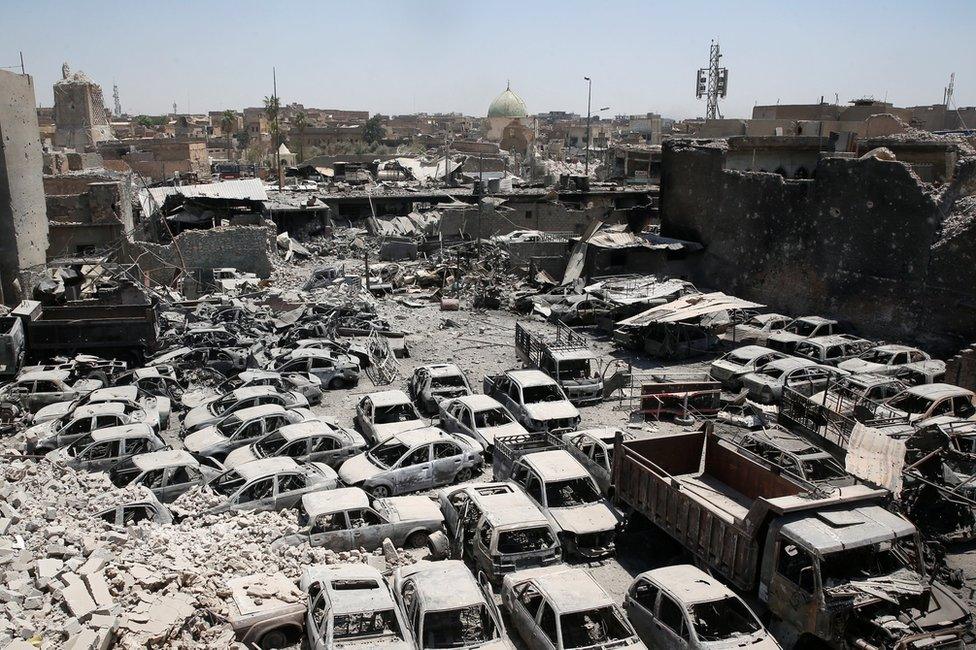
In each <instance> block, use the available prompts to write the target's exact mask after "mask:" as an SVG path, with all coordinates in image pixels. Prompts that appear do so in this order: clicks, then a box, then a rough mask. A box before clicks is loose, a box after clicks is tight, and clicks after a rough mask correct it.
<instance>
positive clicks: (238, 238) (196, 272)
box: [123, 226, 276, 285]
mask: <svg viewBox="0 0 976 650" xmlns="http://www.w3.org/2000/svg"><path fill="white" fill-rule="evenodd" d="M275 235H276V232H275V229H274V227H269V226H229V227H224V228H210V229H208V230H186V231H184V232H182V233H180V234H179V235H177V236H176V237H175V238H174V239H173V242H172V243H170V244H154V243H151V242H143V241H136V242H131V243H129V244H127V245H126V247H125V250H124V252H123V259H125V260H126V261H129V262H132V263H135V264H138V265H139V268H140V270H141V271H142V272H143V273H144V274H146V275H148V276H149V277H150V279H152V280H153V281H155V282H159V283H162V284H166V285H169V284H170V283H171V282H172V281H173V279H174V277H175V276H176V274H178V273H179V272H180V270H181V269H184V268H185V269H186V271H187V273H188V274H189V275H190V276H192V277H196V278H199V277H201V275H206V274H208V273H209V271H210V270H211V269H213V268H220V267H233V268H236V269H238V270H239V271H248V272H251V273H255V274H257V275H258V276H259V277H262V278H266V277H268V276H270V275H271V257H270V251H271V247H272V245H273V243H274V238H275Z"/></svg>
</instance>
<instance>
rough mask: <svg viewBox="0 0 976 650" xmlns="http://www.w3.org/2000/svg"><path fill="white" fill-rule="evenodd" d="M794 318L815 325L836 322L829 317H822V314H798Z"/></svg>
mask: <svg viewBox="0 0 976 650" xmlns="http://www.w3.org/2000/svg"><path fill="white" fill-rule="evenodd" d="M795 320H799V321H803V322H805V323H813V324H816V325H823V324H830V323H834V324H836V323H837V321H835V320H832V319H830V318H824V317H823V316H800V317H798V318H796V319H795Z"/></svg>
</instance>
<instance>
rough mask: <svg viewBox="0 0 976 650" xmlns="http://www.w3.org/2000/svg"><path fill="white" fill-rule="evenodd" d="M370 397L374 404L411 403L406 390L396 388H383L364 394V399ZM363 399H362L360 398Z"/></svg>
mask: <svg viewBox="0 0 976 650" xmlns="http://www.w3.org/2000/svg"><path fill="white" fill-rule="evenodd" d="M367 397H368V398H369V399H370V400H372V402H373V406H395V405H397V404H410V403H411V402H410V396H409V395H407V394H406V393H405V392H404V391H402V390H400V389H398V388H395V389H393V390H381V391H379V392H378V393H369V394H368V395H364V396H363V399H366V398H367ZM360 401H362V400H360Z"/></svg>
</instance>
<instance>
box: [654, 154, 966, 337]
mask: <svg viewBox="0 0 976 650" xmlns="http://www.w3.org/2000/svg"><path fill="white" fill-rule="evenodd" d="M726 153H727V151H726V148H725V147H724V146H723V144H722V143H711V144H704V145H703V144H693V143H690V142H686V141H672V142H669V143H666V145H665V148H664V158H663V168H662V180H661V218H662V230H661V232H662V234H663V235H665V236H669V237H678V238H684V239H691V240H695V241H699V242H701V243H702V244H704V246H705V250H704V252H703V253H702V254H700V255H698V256H694V257H692V258H690V259H688V260H686V261H684V262H683V263H682V266H681V269H680V272H681V273H683V274H687V275H688V276H690V279H692V280H693V281H695V282H696V283H698V284H700V285H702V286H705V287H710V288H715V289H719V290H722V291H726V292H729V293H733V294H736V295H739V296H741V297H743V298H748V299H753V300H756V301H759V302H763V303H766V304H768V305H769V307H770V308H771V309H773V310H776V311H781V312H784V313H789V314H796V315H805V314H821V315H824V316H832V317H835V318H839V319H841V320H846V321H849V322H851V323H853V324H855V325H856V329H857V330H858V331H860V332H861V333H863V334H866V335H872V336H876V337H881V338H886V339H889V340H904V341H909V342H916V343H919V344H922V345H926V346H928V347H930V348H931V349H933V350H934V351H938V352H941V353H945V352H949V351H953V350H954V349H958V347H960V346H961V345H964V344H966V343H967V342H969V341H972V340H974V339H976V218H973V217H974V216H976V211H974V212H973V214H972V215H970V216H969V217H966V216H965V215H956V214H955V213H954V212H953V210H956V211H958V210H960V209H962V206H964V205H965V201H966V200H968V199H963V198H962V197H964V196H965V195H966V194H968V193H971V192H972V186H973V177H974V175H976V162H974V161H972V160H970V161H966V162H964V163H960V164H958V165H957V166H956V169H955V175H954V180H953V181H952V183H950V184H949V185H948V186H946V187H943V188H941V189H939V190H937V189H936V188H935V187H933V186H932V185H929V184H926V183H923V182H921V181H920V180H919V178H918V177H917V176H916V175H915V174H914V173H913V172H912V170H911V168H910V167H909V165H907V164H906V163H903V162H897V161H883V160H878V159H875V158H866V159H863V160H861V159H843V158H825V159H823V160H821V161H820V162H819V163H818V165H817V167H816V170H815V177H814V178H813V179H811V180H790V181H786V180H784V179H783V178H782V177H780V176H779V175H777V174H772V173H759V172H742V171H730V170H727V169H724V164H725V158H726ZM947 216H949V218H946V217H947Z"/></svg>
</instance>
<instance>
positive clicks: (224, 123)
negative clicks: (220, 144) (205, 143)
mask: <svg viewBox="0 0 976 650" xmlns="http://www.w3.org/2000/svg"><path fill="white" fill-rule="evenodd" d="M236 126H237V113H235V112H234V111H232V110H230V109H229V108H228V109H227V110H226V111H224V112H223V113H221V115H220V129H221V130H222V131H223V132H224V134H225V135H226V136H227V159H228V160H230V152H231V150H232V149H233V148H234V147H233V146H231V136H232V135H233V134H234V131H235V130H236V129H235V127H236Z"/></svg>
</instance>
